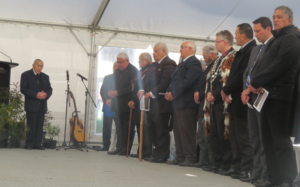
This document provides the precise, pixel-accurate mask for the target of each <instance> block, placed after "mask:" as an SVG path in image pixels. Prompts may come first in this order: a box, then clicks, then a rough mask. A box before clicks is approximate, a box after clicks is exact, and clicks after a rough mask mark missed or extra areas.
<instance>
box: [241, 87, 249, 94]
mask: <svg viewBox="0 0 300 187" xmlns="http://www.w3.org/2000/svg"><path fill="white" fill-rule="evenodd" d="M250 94H251V90H250V88H247V89H245V90H244V91H243V92H242V95H250Z"/></svg>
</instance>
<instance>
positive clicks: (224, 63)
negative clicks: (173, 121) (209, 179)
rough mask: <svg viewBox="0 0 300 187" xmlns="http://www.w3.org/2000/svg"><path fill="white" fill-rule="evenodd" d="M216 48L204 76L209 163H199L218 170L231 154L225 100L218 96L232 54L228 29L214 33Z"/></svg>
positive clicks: (224, 81) (232, 58) (231, 41)
mask: <svg viewBox="0 0 300 187" xmlns="http://www.w3.org/2000/svg"><path fill="white" fill-rule="evenodd" d="M216 36H217V38H216V44H215V45H216V48H217V51H218V52H220V53H222V56H220V57H218V58H217V60H216V61H215V63H214V66H213V67H212V69H211V71H210V74H209V76H207V79H206V86H205V95H206V101H205V104H204V108H205V114H204V116H205V118H204V119H205V128H206V134H210V138H211V149H212V156H213V167H202V169H203V170H205V171H212V172H215V173H220V172H224V171H227V170H229V168H230V164H231V160H232V154H231V147H230V142H229V113H228V111H227V106H228V105H227V104H226V103H225V102H224V101H223V100H222V96H221V90H222V88H223V87H224V86H225V85H226V83H227V79H228V76H229V74H230V68H231V64H232V63H233V60H234V58H235V50H234V49H233V48H232V45H233V36H232V34H231V33H230V32H229V31H228V30H223V31H220V32H218V33H217V34H216Z"/></svg>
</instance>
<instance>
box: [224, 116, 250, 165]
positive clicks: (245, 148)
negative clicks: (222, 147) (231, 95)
mask: <svg viewBox="0 0 300 187" xmlns="http://www.w3.org/2000/svg"><path fill="white" fill-rule="evenodd" d="M229 136H230V145H231V152H232V164H231V168H232V169H235V170H241V171H251V170H252V165H253V161H252V154H253V153H252V147H251V145H250V141H249V132H248V121H247V117H240V116H236V115H233V114H230V118H229Z"/></svg>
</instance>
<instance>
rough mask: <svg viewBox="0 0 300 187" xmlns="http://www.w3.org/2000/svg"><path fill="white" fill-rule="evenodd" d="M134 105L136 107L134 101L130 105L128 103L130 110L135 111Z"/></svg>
mask: <svg viewBox="0 0 300 187" xmlns="http://www.w3.org/2000/svg"><path fill="white" fill-rule="evenodd" d="M134 105H135V103H134V102H133V101H132V100H131V101H129V103H128V106H129V108H133V109H135V107H134Z"/></svg>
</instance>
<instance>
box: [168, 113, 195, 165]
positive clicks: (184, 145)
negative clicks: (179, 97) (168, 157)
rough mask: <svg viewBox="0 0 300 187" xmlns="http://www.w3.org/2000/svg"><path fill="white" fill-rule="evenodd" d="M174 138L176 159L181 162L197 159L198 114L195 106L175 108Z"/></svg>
mask: <svg viewBox="0 0 300 187" xmlns="http://www.w3.org/2000/svg"><path fill="white" fill-rule="evenodd" d="M174 111H175V115H174V117H175V118H174V126H173V132H174V140H175V147H176V158H175V159H176V160H178V161H179V162H181V161H184V160H189V161H192V162H195V161H196V126H197V116H196V109H195V108H185V109H179V110H177V109H175V110H174Z"/></svg>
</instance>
